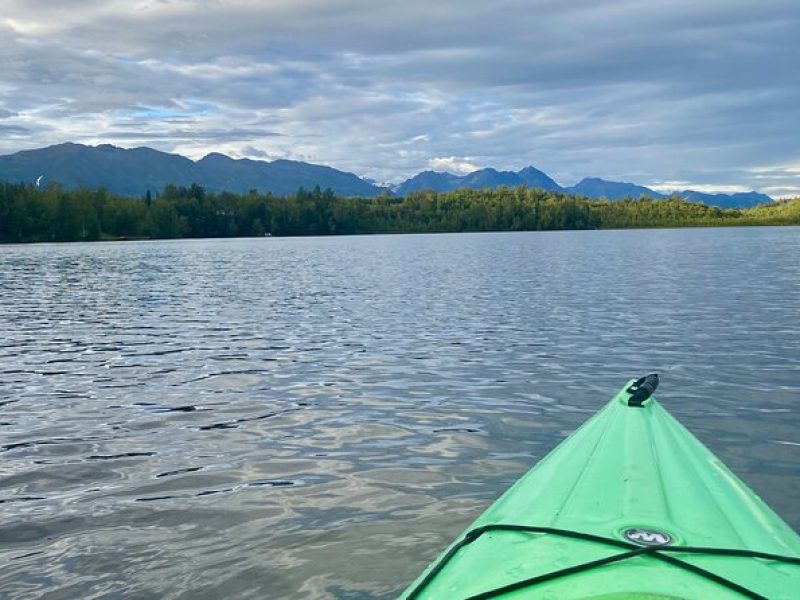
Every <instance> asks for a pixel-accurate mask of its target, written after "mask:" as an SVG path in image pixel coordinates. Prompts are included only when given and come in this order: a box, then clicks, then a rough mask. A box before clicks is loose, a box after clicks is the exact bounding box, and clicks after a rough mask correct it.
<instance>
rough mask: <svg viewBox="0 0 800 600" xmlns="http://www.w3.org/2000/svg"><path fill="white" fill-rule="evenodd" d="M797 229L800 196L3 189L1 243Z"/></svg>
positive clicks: (515, 190)
mask: <svg viewBox="0 0 800 600" xmlns="http://www.w3.org/2000/svg"><path fill="white" fill-rule="evenodd" d="M798 224H800V198H795V199H794V200H786V201H781V202H775V203H773V204H770V205H761V206H757V207H754V208H748V209H723V208H719V207H715V206H706V205H704V204H698V203H692V202H687V201H685V200H682V199H680V198H678V197H673V198H669V199H666V200H652V199H648V198H640V199H633V198H628V199H625V200H617V201H607V200H599V201H598V200H589V199H587V198H582V197H579V196H572V195H568V194H562V193H558V192H549V191H545V190H540V189H534V188H527V187H517V188H506V187H500V188H497V189H484V190H471V189H466V188H465V189H459V190H455V191H452V192H444V193H436V192H432V191H422V192H416V193H413V194H410V195H408V196H406V197H402V198H399V197H393V196H388V195H384V196H378V197H373V198H351V197H337V196H336V195H334V193H333V192H332V191H330V190H325V191H323V190H320V188H319V187H317V188H315V189H314V190H310V191H309V190H304V189H302V188H301V189H300V190H298V192H297V193H296V194H294V195H293V196H287V197H278V196H273V195H272V194H269V193H267V194H262V193H258V192H257V191H255V190H252V191H251V192H249V193H247V194H233V193H229V192H221V193H211V192H208V191H206V190H205V189H203V188H202V187H200V186H198V185H192V186H190V187H176V186H167V187H166V188H165V189H164V190H163V192H162V193H160V194H158V195H156V196H153V195H151V194H150V193H149V192H148V193H147V195H146V196H145V197H143V198H138V199H135V198H134V199H132V198H124V197H120V196H117V195H114V194H112V193H110V192H108V191H107V190H105V189H87V188H77V189H72V190H66V189H64V188H62V187H60V186H58V185H52V186H50V187H48V188H46V189H39V188H37V187H36V186H34V185H31V184H14V183H0V242H50V241H59V242H67V241H94V240H119V239H162V238H184V237H188V238H203V237H248V236H264V235H274V236H292V235H337V234H339V235H340V234H345V235H347V234H368V233H425V232H458V231H536V230H557V229H610V228H638V227H690V226H725V225H798Z"/></svg>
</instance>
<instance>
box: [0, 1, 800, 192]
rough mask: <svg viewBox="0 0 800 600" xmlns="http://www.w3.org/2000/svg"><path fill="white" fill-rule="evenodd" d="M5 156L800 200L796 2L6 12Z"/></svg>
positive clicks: (191, 4)
mask: <svg viewBox="0 0 800 600" xmlns="http://www.w3.org/2000/svg"><path fill="white" fill-rule="evenodd" d="M0 5H1V7H2V10H0V42H1V43H0V154H10V153H13V152H16V151H19V150H23V149H30V148H38V147H42V146H48V145H51V144H57V143H62V142H67V141H70V142H77V143H84V144H92V145H94V144H104V143H110V144H114V145H117V146H122V147H126V148H130V147H135V146H150V147H153V148H157V149H159V150H163V151H167V152H175V153H178V154H183V155H185V156H188V157H190V158H193V159H199V158H201V157H202V156H204V155H205V154H207V153H209V152H223V153H225V154H228V155H230V156H233V157H235V158H240V157H249V158H255V159H263V160H273V159H277V158H289V159H294V160H304V161H308V162H314V163H320V164H326V165H330V166H333V167H335V168H338V169H342V170H345V171H350V172H354V173H356V174H358V175H361V176H363V177H367V178H370V179H373V180H375V181H377V182H380V183H397V182H400V181H402V180H404V179H406V178H408V177H410V176H412V175H414V174H416V173H418V172H419V171H422V170H425V169H433V170H437V171H449V172H452V173H456V174H463V173H467V172H469V171H472V170H476V169H478V168H484V167H494V168H497V169H501V170H518V169H521V168H522V167H525V166H527V165H533V166H535V167H537V168H539V169H541V170H543V171H545V172H546V173H548V174H549V175H550V176H552V177H553V178H555V179H556V181H558V182H559V183H561V184H562V185H571V184H574V183H576V182H577V181H578V180H580V179H582V178H583V177H586V176H595V177H603V178H606V179H612V180H616V181H631V182H635V183H639V184H642V185H647V186H649V187H651V188H653V189H657V190H660V191H671V190H679V189H685V188H692V189H696V190H701V191H721V192H733V191H746V190H751V189H755V190H757V191H761V192H764V193H767V194H769V195H771V196H773V197H787V196H793V195H800V35H798V32H800V2H798V0H759V1H754V0H702V1H699V0H635V1H634V0H620V1H603V0H587V1H584V0H526V1H521V0H492V1H489V2H487V1H486V0H454V1H451V0H436V1H431V0H425V1H422V0H402V1H397V0H386V1H384V0H336V1H333V0H327V1H323V0H124V1H117V0H36V1H35V2H31V1H30V0H0Z"/></svg>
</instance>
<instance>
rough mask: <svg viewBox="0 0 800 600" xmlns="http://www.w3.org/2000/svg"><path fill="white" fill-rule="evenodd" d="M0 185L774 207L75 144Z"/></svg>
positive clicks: (511, 176)
mask: <svg viewBox="0 0 800 600" xmlns="http://www.w3.org/2000/svg"><path fill="white" fill-rule="evenodd" d="M0 180H5V181H11V182H20V181H23V182H24V181H28V182H43V184H44V185H48V184H50V183H53V182H59V183H60V184H61V185H63V186H64V187H65V188H68V189H69V188H74V187H78V186H81V185H83V186H86V187H93V188H98V187H105V188H106V189H108V190H109V191H111V192H113V193H116V194H119V195H121V196H129V197H141V196H144V195H145V194H146V193H147V192H148V191H150V192H152V193H156V194H157V193H159V192H161V191H162V190H163V189H164V187H165V186H166V185H170V184H171V185H177V186H189V185H191V184H193V183H195V184H198V185H201V186H202V187H204V188H206V189H207V190H209V191H211V192H223V191H227V192H235V193H246V192H248V191H250V190H251V189H256V190H258V191H259V192H262V193H267V192H269V193H273V194H275V195H290V194H294V193H295V192H296V191H297V190H298V188H300V187H304V188H306V189H313V188H314V187H316V186H320V187H321V188H330V189H331V190H333V192H334V193H336V194H337V195H340V196H366V197H371V196H376V195H379V194H386V193H391V192H394V193H395V194H397V195H400V196H405V195H407V194H410V193H412V192H416V191H422V190H433V191H436V192H448V191H452V190H456V189H459V188H462V187H466V188H472V189H483V188H497V187H499V186H507V187H516V186H520V185H522V186H528V187H535V188H540V189H544V190H548V191H553V192H563V193H567V194H575V195H579V196H584V197H586V198H591V199H599V198H607V199H609V200H619V199H623V198H628V197H633V198H640V197H649V198H654V199H661V198H666V197H669V196H670V195H675V194H677V195H679V196H681V197H683V198H684V199H686V200H688V201H691V202H702V203H705V204H708V205H715V206H721V207H726V208H733V207H735V208H746V207H750V206H755V205H757V204H763V203H766V202H771V201H772V198H770V197H769V196H767V195H765V194H761V193H758V192H739V193H734V194H721V193H706V192H699V191H695V190H683V191H681V192H675V193H674V194H670V195H665V194H661V193H659V192H656V191H654V190H652V189H650V188H648V187H645V186H641V185H638V184H635V183H627V182H619V181H609V180H605V179H601V178H598V177H586V178H584V179H582V180H581V181H580V182H578V183H577V184H575V185H572V186H561V185H559V184H558V183H557V182H556V181H555V180H554V179H552V178H551V177H550V176H549V175H547V174H546V173H544V172H543V171H540V170H539V169H537V168H535V167H533V166H527V167H524V168H523V169H520V170H519V171H516V172H514V171H505V170H498V169H494V168H491V167H487V168H483V169H478V170H476V171H472V172H471V173H467V174H464V175H454V174H452V173H447V172H438V171H431V170H426V171H422V172H420V173H418V174H416V175H414V176H413V177H411V178H409V179H407V180H405V181H403V182H402V183H400V184H397V185H395V186H393V187H391V188H388V187H384V186H381V185H377V184H375V183H374V182H372V181H369V180H367V179H365V178H362V177H359V176H358V175H356V174H354V173H349V172H346V171H341V170H338V169H335V168H333V167H329V166H325V165H317V164H312V163H306V162H301V161H294V160H289V159H276V160H273V161H263V160H255V159H250V158H239V159H236V158H232V157H230V156H227V155H225V154H222V153H220V152H210V153H209V154H207V155H205V156H204V157H202V158H200V159H198V160H196V161H195V160H191V159H189V158H187V157H185V156H181V155H179V154H172V153H168V152H162V151H160V150H156V149H153V148H149V147H146V146H139V147H135V148H120V147H118V146H114V145H111V144H101V145H98V146H87V145H84V144H76V143H72V142H66V143H63V144H56V145H53V146H48V147H46V148H38V149H32V150H22V151H19V152H16V153H13V154H7V155H3V156H0Z"/></svg>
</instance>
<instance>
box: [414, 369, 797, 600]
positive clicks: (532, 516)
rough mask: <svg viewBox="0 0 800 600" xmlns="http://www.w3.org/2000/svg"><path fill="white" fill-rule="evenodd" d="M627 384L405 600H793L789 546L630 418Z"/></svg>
mask: <svg viewBox="0 0 800 600" xmlns="http://www.w3.org/2000/svg"><path fill="white" fill-rule="evenodd" d="M631 383H632V382H629V385H626V386H625V388H623V389H622V390H621V391H620V392H619V393H618V394H617V395H616V396H615V397H614V398H613V399H612V400H611V401H610V402H609V403H608V404H607V405H606V406H605V407H604V408H603V409H601V410H600V411H599V412H598V413H596V414H595V415H594V416H593V417H592V418H591V419H589V420H588V421H587V422H586V423H585V424H584V425H582V426H581V427H580V428H579V429H577V430H576V431H575V432H574V433H573V434H572V435H570V436H569V437H568V438H567V439H566V440H564V441H563V442H562V443H561V444H560V445H559V446H558V447H557V448H556V449H555V450H553V451H552V452H551V453H550V454H548V455H547V456H546V457H545V458H543V459H542V460H541V461H540V462H539V463H538V464H537V465H536V467H535V468H533V469H532V470H531V471H529V472H528V473H527V474H526V475H524V476H523V477H522V478H521V479H520V480H519V481H517V483H515V484H514V485H513V486H512V487H511V488H510V489H509V490H508V491H507V492H506V493H505V494H503V496H502V497H501V498H500V499H499V500H497V502H495V503H494V504H493V505H492V506H491V507H490V508H489V509H488V510H487V511H486V512H485V513H484V514H483V515H481V516H480V517H479V518H478V520H477V521H475V523H473V525H472V526H471V527H470V528H469V529H468V530H467V533H466V534H465V535H464V536H462V537H461V538H459V539H458V540H456V542H454V544H453V545H451V547H450V548H449V549H448V550H447V551H446V552H445V553H444V554H443V555H442V556H441V557H440V558H439V559H437V561H436V562H434V563H433V564H432V565H431V566H430V567H429V568H428V569H427V570H426V571H425V572H424V573H423V574H422V575H421V576H420V578H419V579H418V580H417V581H416V582H415V583H414V584H412V586H411V587H410V588H409V589H408V590H407V591H406V592H405V594H404V595H403V598H406V599H409V600H410V599H412V598H446V599H456V598H489V597H499V596H502V597H503V598H508V599H514V598H541V599H548V598H553V599H555V598H558V599H572V598H575V599H577V598H596V599H603V600H623V599H629V600H633V599H634V598H641V599H643V600H644V599H652V600H656V599H662V600H666V599H676V598H678V599H680V598H686V599H688V598H720V599H726V598H731V599H734V598H742V597H751V598H761V597H764V598H770V599H777V598H787V599H788V598H796V597H797V594H798V590H799V589H800V538H798V536H797V534H795V533H794V531H793V530H792V529H791V528H790V527H789V526H788V525H786V523H784V522H783V521H782V520H781V519H780V517H778V515H776V514H775V513H774V512H773V511H772V510H771V509H770V508H769V507H768V506H767V505H766V504H765V503H764V502H763V501H761V500H760V499H759V498H758V497H757V496H756V495H755V494H754V493H753V492H752V491H751V490H750V489H749V488H748V487H747V486H746V485H745V484H744V483H742V482H741V480H739V479H738V478H737V477H736V475H734V474H733V473H732V472H731V471H730V470H729V469H728V468H727V467H726V466H725V465H724V464H723V463H722V462H721V461H720V460H719V459H718V458H716V457H715V456H714V455H713V454H712V453H711V451H709V450H708V449H707V448H706V447H705V446H703V445H702V444H701V443H700V442H699V441H698V440H697V439H696V438H695V437H694V436H693V435H692V434H691V433H689V431H688V430H686V429H685V428H684V427H683V426H682V425H681V424H680V423H679V422H678V421H676V420H675V419H674V418H673V417H672V416H671V415H670V414H669V413H668V412H667V411H666V410H665V409H664V408H663V407H661V406H660V405H659V404H658V402H656V400H655V399H653V398H650V399H649V400H647V401H645V402H644V404H643V405H642V406H641V407H633V406H629V405H628V401H629V399H630V398H631V393H629V392H628V391H627V390H628V389H629V386H630V384H631ZM498 526H501V527H498ZM502 526H509V527H505V528H504V527H502ZM526 528H527V529H526ZM691 548H695V549H697V548H706V549H708V548H712V549H713V548H716V549H726V550H730V552H726V553H723V554H713V553H702V552H694V551H689V549H691ZM682 549H686V550H682ZM736 551H742V552H743V553H744V552H751V551H755V552H759V553H762V555H761V556H762V557H761V558H754V557H752V556H749V555H736ZM625 554H628V555H629V556H623V555H625ZM769 555H780V556H785V557H789V558H790V559H791V558H793V557H794V558H795V559H796V560H797V563H798V564H791V562H787V561H781V560H777V559H775V558H772V557H770V556H769ZM665 557H666V558H665ZM587 563H589V564H590V565H593V566H591V567H590V568H586V566H585V565H586V564H587ZM593 563H597V564H593ZM582 565H583V566H582ZM553 574H555V576H553ZM726 581H727V582H729V583H730V584H731V585H726V584H725V582H726ZM514 586H518V587H516V588H515V587H514ZM493 590H494V592H493ZM748 592H751V593H750V594H748Z"/></svg>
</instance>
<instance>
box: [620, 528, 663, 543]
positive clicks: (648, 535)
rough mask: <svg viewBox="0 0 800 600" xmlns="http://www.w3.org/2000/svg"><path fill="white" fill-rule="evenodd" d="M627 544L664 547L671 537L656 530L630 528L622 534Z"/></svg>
mask: <svg viewBox="0 0 800 600" xmlns="http://www.w3.org/2000/svg"><path fill="white" fill-rule="evenodd" d="M622 535H623V536H624V537H625V539H626V540H628V541H629V542H633V543H634V544H640V545H642V546H665V545H666V544H669V543H671V542H672V536H671V535H669V534H668V533H664V532H663V531H658V530H656V529H641V528H639V527H632V528H631V529H626V530H625V531H623V532H622Z"/></svg>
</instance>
